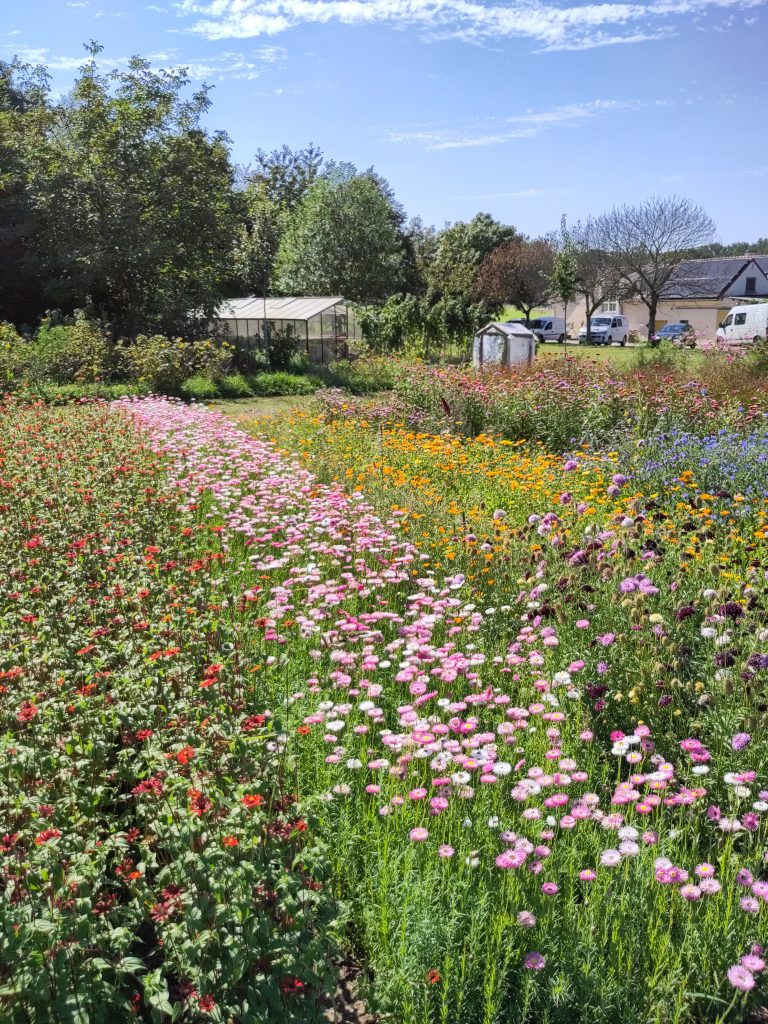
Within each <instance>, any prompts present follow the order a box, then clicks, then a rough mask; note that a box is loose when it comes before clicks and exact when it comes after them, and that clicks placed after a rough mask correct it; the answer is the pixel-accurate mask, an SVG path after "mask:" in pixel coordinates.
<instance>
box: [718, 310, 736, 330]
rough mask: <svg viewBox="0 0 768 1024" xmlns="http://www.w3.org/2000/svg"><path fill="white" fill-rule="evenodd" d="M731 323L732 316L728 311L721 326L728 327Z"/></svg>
mask: <svg viewBox="0 0 768 1024" xmlns="http://www.w3.org/2000/svg"><path fill="white" fill-rule="evenodd" d="M732 323H733V316H732V315H731V314H730V313H729V314H728V316H727V317H726V318H725V320H723V322H722V324H721V325H720V326H721V327H730V326H731V324H732Z"/></svg>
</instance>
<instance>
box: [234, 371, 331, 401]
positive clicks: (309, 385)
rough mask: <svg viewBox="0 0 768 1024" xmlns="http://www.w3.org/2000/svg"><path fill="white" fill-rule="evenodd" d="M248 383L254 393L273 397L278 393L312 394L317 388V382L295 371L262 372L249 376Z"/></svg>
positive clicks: (263, 396)
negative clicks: (294, 372)
mask: <svg viewBox="0 0 768 1024" xmlns="http://www.w3.org/2000/svg"><path fill="white" fill-rule="evenodd" d="M248 383H249V384H250V386H251V389H252V391H253V393H254V395H258V396H259V397H260V398H271V397H275V396H278V395H311V394H312V393H313V392H314V391H315V390H316V389H317V382H316V381H312V380H310V379H309V378H308V377H298V376H296V374H293V373H283V372H282V371H278V372H277V373H260V374H257V375H256V376H255V377H249V378H248Z"/></svg>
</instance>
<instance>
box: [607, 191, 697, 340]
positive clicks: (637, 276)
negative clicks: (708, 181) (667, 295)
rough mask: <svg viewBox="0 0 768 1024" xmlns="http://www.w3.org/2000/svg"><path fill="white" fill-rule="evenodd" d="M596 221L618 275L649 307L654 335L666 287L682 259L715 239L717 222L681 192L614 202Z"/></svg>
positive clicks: (631, 292)
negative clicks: (623, 203)
mask: <svg viewBox="0 0 768 1024" xmlns="http://www.w3.org/2000/svg"><path fill="white" fill-rule="evenodd" d="M597 223H598V231H599V233H600V235H601V237H602V238H603V239H604V243H605V247H606V251H607V252H609V253H610V256H611V261H612V263H613V267H614V270H615V272H616V276H617V278H619V279H620V280H621V281H622V283H623V285H624V287H625V289H626V293H627V294H629V295H634V296H636V297H637V298H638V299H640V301H641V302H642V303H643V304H644V305H645V306H646V308H647V309H648V337H649V338H652V337H653V335H654V334H655V333H656V310H657V309H658V305H659V300H660V299H661V296H662V293H663V291H664V286H665V285H666V283H667V281H668V280H669V278H670V276H671V274H672V272H673V270H674V269H675V267H676V266H677V264H678V263H679V262H680V260H681V259H683V258H685V257H686V256H688V255H689V254H690V253H691V251H692V250H694V249H695V248H696V247H697V246H702V245H706V244H707V243H708V242H709V241H711V240H712V238H713V236H714V234H715V225H714V223H713V221H712V220H711V218H710V217H709V216H708V215H707V214H706V213H705V212H704V210H703V209H702V208H701V207H700V206H695V205H694V204H693V203H692V202H691V201H690V200H689V199H685V198H683V197H681V196H669V197H666V198H665V197H660V196H654V197H652V198H651V199H647V200H645V202H643V203H640V204H639V205H638V206H619V207H614V208H613V210H611V211H610V213H606V214H603V215H602V216H601V217H599V218H598V222H597Z"/></svg>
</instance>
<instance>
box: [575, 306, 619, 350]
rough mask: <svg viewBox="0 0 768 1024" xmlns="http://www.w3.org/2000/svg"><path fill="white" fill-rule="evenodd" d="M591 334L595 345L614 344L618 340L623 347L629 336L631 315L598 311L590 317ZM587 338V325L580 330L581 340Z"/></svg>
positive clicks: (583, 340)
mask: <svg viewBox="0 0 768 1024" xmlns="http://www.w3.org/2000/svg"><path fill="white" fill-rule="evenodd" d="M589 323H590V335H591V338H592V344H593V345H612V344H613V343H614V341H618V343H619V344H620V345H621V347H622V348H624V346H625V345H626V344H627V340H628V338H629V317H626V316H621V315H620V314H619V313H598V315H597V316H593V317H592V318H591V319H590V322H589ZM586 340H587V325H586V324H584V326H583V327H582V328H581V330H580V331H579V342H580V343H582V342H585V341H586Z"/></svg>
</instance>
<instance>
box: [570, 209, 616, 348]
mask: <svg viewBox="0 0 768 1024" xmlns="http://www.w3.org/2000/svg"><path fill="white" fill-rule="evenodd" d="M571 239H572V241H573V245H574V248H575V255H576V291H577V293H578V294H579V295H581V297H582V298H583V299H584V309H585V313H586V327H587V343H589V341H590V340H591V338H592V316H593V314H594V313H595V312H596V311H597V309H599V307H600V306H601V305H602V304H603V303H604V302H605V301H606V300H607V299H608V298H610V297H611V296H613V295H615V294H617V292H618V291H619V281H618V280H617V275H616V270H615V267H614V265H613V261H612V260H611V258H610V256H609V254H608V253H607V252H606V251H605V247H604V244H603V240H602V239H601V237H600V232H599V230H598V225H597V222H596V221H595V219H594V218H592V217H590V218H588V219H587V220H586V221H585V222H584V223H582V222H581V221H579V222H578V223H577V224H576V225H575V226H574V227H573V228H572V229H571Z"/></svg>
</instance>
